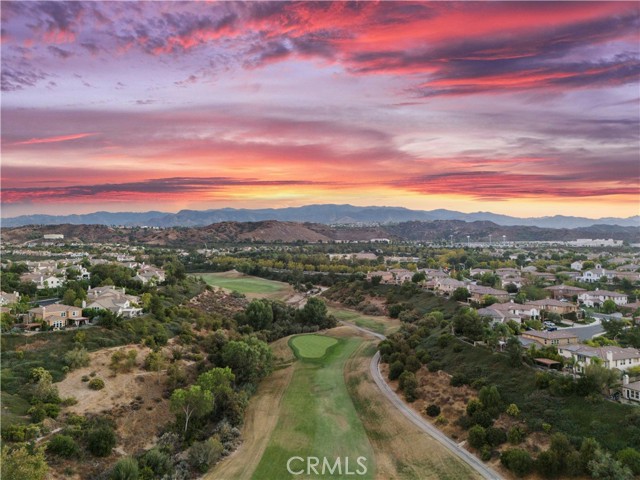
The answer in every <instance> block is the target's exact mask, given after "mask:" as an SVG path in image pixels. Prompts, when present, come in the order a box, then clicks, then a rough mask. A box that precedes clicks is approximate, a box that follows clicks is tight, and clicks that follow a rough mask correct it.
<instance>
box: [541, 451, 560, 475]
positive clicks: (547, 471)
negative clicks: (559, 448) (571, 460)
mask: <svg viewBox="0 0 640 480" xmlns="http://www.w3.org/2000/svg"><path fill="white" fill-rule="evenodd" d="M536 470H537V471H538V472H539V473H540V475H542V476H543V477H545V478H553V477H557V476H558V475H559V474H560V472H561V470H562V464H561V462H560V458H559V456H558V454H557V453H556V452H552V451H551V450H547V451H544V452H542V453H540V454H539V455H538V458H537V459H536Z"/></svg>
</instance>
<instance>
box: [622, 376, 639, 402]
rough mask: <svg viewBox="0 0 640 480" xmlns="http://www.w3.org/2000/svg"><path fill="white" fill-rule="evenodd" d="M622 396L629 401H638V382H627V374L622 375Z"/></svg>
mask: <svg viewBox="0 0 640 480" xmlns="http://www.w3.org/2000/svg"><path fill="white" fill-rule="evenodd" d="M622 398H623V399H625V400H628V401H630V402H635V403H640V382H632V383H629V375H623V377H622Z"/></svg>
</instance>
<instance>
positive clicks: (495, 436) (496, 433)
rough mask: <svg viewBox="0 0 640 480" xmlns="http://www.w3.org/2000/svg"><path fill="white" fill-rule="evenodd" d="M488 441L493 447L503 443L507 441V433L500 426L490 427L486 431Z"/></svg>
mask: <svg viewBox="0 0 640 480" xmlns="http://www.w3.org/2000/svg"><path fill="white" fill-rule="evenodd" d="M486 437H487V443H488V444H489V445H491V446H492V447H497V446H498V445H502V444H503V443H504V442H506V441H507V434H506V433H505V431H504V430H502V429H501V428H498V427H489V428H487V431H486Z"/></svg>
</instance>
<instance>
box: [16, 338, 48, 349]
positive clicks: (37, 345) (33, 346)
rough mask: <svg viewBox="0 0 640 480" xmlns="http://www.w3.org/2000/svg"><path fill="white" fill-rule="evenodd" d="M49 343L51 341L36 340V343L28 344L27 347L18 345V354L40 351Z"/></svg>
mask: <svg viewBox="0 0 640 480" xmlns="http://www.w3.org/2000/svg"><path fill="white" fill-rule="evenodd" d="M47 343H49V340H36V341H35V342H31V343H27V344H25V345H18V346H17V347H16V351H17V352H29V351H31V350H38V349H39V348H41V347H43V346H45V345H46V344H47Z"/></svg>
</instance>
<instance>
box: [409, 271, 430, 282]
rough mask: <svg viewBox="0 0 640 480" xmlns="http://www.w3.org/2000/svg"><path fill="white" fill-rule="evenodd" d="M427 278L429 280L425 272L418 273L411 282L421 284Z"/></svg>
mask: <svg viewBox="0 0 640 480" xmlns="http://www.w3.org/2000/svg"><path fill="white" fill-rule="evenodd" d="M426 278H427V276H426V275H425V274H424V272H416V273H414V274H413V276H412V277H411V281H412V282H413V283H420V282H423V281H425V280H426Z"/></svg>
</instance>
